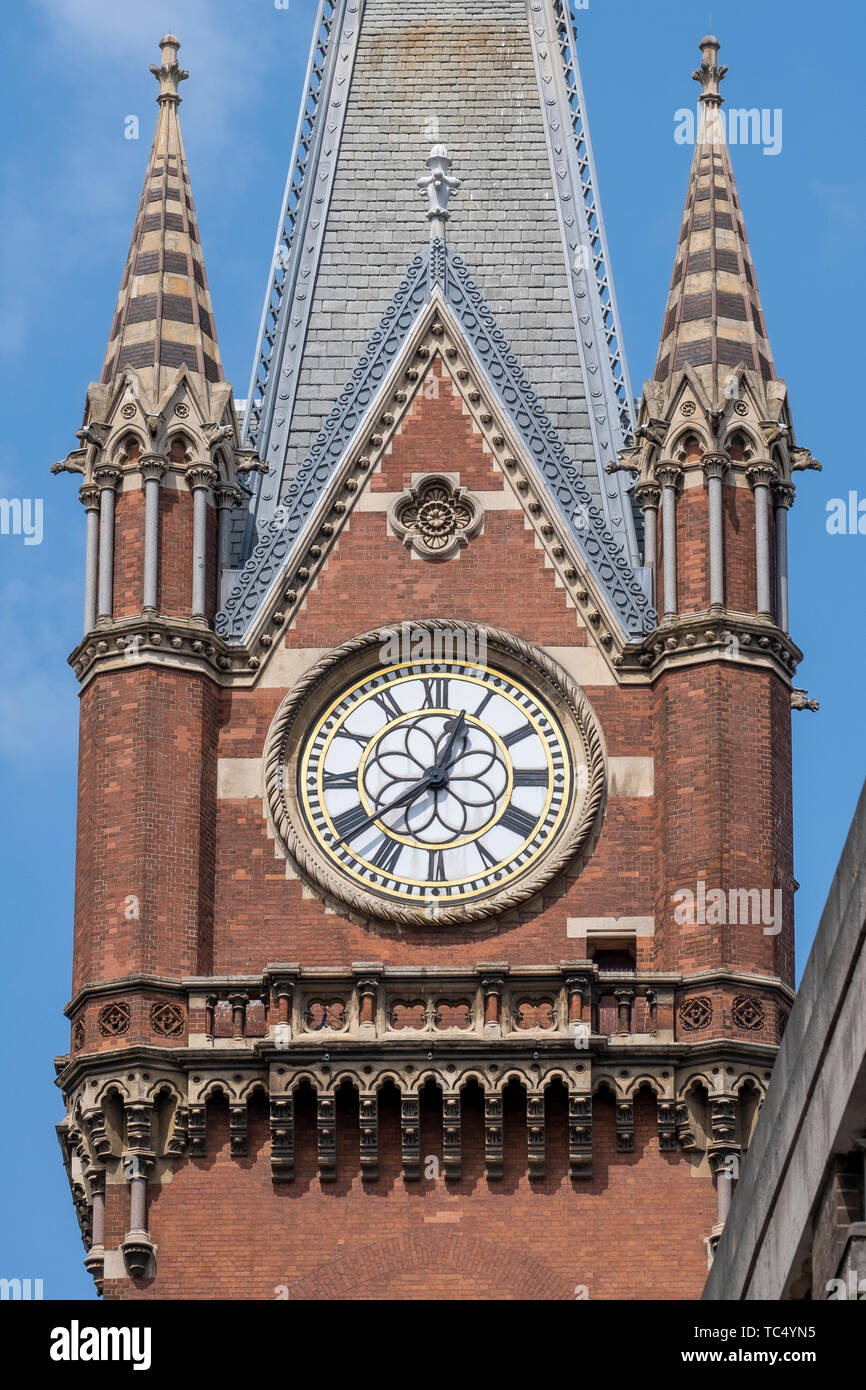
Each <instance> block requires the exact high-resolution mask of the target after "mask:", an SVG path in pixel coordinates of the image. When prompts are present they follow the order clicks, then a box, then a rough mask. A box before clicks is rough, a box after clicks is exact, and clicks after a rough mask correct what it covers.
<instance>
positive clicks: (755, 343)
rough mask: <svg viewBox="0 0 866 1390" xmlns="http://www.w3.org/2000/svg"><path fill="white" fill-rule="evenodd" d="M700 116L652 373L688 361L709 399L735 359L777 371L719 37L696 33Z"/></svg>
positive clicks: (767, 375) (668, 372)
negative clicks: (731, 137)
mask: <svg viewBox="0 0 866 1390" xmlns="http://www.w3.org/2000/svg"><path fill="white" fill-rule="evenodd" d="M700 49H701V54H702V62H701V66H700V67H699V68H698V69H697V70H696V71H695V72H694V73H693V74H692V76H693V77H694V78H695V80H696V81H698V82H700V84H701V96H700V116H699V121H698V129H697V137H696V140H695V153H694V158H693V160H692V168H691V174H690V176H689V187H688V193H687V194H686V206H685V212H684V214H683V223H682V230H681V233H680V240H679V245H678V247H677V254H676V259H675V261H674V272H673V278H672V280H671V287H670V292H669V294H668V302H667V307H666V309H665V316H664V322H663V326H662V335H661V343H660V345H659V352H658V358H657V360H656V366H655V373H654V379H655V380H656V381H658V382H665V381H667V379H668V378H669V377H671V376H672V375H673V374H674V373H675V372H677V371H679V370H681V369H682V368H684V367H686V366H691V367H692V368H693V369H694V371H695V373H696V375H697V376H698V378H699V380H700V381H701V384H702V385H703V387H704V389H705V390H706V391H707V394H708V395H709V397H710V399H711V400H713V401H715V400H717V399H718V398H719V396H720V395H721V394H722V393H723V390H724V384H725V381H726V379H727V377H728V376H729V375H730V373H731V371H732V369H733V368H734V367H736V366H738V365H740V364H744V365H745V366H746V367H747V368H751V369H752V370H754V371H756V372H759V373H760V375H761V376H762V377H763V378H764V380H765V381H769V380H772V379H773V378H774V377H775V375H776V371H775V367H774V365H773V355H772V352H771V350H770V344H769V340H768V338H767V329H766V325H765V323H764V311H763V309H762V307H761V299H760V295H759V293H758V282H757V278H756V276H755V268H754V265H753V263H752V253H751V251H750V249H749V241H748V238H747V236H746V227H745V223H744V221H743V211H742V208H741V206H740V199H739V197H738V194H737V188H736V184H735V182H734V172H733V169H732V167H731V157H730V153H729V150H728V145H727V141H726V139H725V130H724V121H723V119H722V114H721V111H720V108H721V105H722V101H723V100H724V98H723V97H722V96H721V95H720V93H719V82H720V81H721V80H722V78H723V77H724V76H725V73H726V72H727V68H725V67H721V68H720V67H719V66H718V62H717V59H718V51H719V41H718V39H716V38H713V36H712V35H707V37H706V38H704V39H702V40H701V43H700Z"/></svg>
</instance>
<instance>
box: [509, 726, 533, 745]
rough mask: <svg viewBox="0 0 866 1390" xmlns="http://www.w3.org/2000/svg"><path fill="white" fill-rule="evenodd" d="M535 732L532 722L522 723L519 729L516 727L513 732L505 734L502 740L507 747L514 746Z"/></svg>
mask: <svg viewBox="0 0 866 1390" xmlns="http://www.w3.org/2000/svg"><path fill="white" fill-rule="evenodd" d="M534 733H535V730H534V729H533V727H532V725H531V724H521V726H520V728H519V729H514V730H513V732H512V733H510V734H505V735H504V736H503V739H502V742H503V743H504V744H505V747H506V748H513V747H514V745H515V743H520V741H521V739H524V738H528V737H529V735H530V734H534Z"/></svg>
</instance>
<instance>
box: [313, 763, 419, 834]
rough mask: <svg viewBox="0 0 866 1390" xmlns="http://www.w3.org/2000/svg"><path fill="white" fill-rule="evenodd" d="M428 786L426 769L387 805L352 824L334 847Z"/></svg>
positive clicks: (412, 798)
mask: <svg viewBox="0 0 866 1390" xmlns="http://www.w3.org/2000/svg"><path fill="white" fill-rule="evenodd" d="M429 786H430V772H429V770H428V771H427V772H425V773H424V776H423V777H421V778H420V779H419V780H418V781H417V782H414V783H413V784H412V786H411V787H409V788H408V790H406V791H405V792H402V793H401V794H400V796H398V797H397V798H396V799H395V800H394V801H389V803H388V805H387V806H383V807H382V808H381V809H380V810H375V811H373V813H372V814H371V815H369V816H367V818H366V820H362V821H361V822H360V823H359V824H358V825H355V826H353V827H352V829H351V831H350V832H349V834H348V835H343V836H341V838H340V839H339V840H337V841H336V843H335V847H336V845H342V844H344V843H345V842H346V841H348V840H349V839H354V838H355V836H356V835H360V833H361V831H362V830H366V829H367V827H368V826H369V825H372V824H373V822H374V821H377V820H381V818H382V816H387V814H388V812H389V811H394V810H396V809H397V807H398V806H403V805H404V804H405V803H406V802H408V801H414V800H415V798H416V796H420V794H421V792H425V791H426V790H427V788H428V787H429Z"/></svg>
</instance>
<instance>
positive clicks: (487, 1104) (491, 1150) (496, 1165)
mask: <svg viewBox="0 0 866 1390" xmlns="http://www.w3.org/2000/svg"><path fill="white" fill-rule="evenodd" d="M504 1163H505V1149H504V1138H503V1128H502V1096H501V1095H500V1093H499V1092H498V1091H487V1090H485V1092H484V1165H485V1168H486V1171H487V1177H488V1178H489V1179H491V1180H498V1179H499V1178H501V1177H503V1176H504Z"/></svg>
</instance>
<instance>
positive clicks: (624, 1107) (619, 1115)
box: [616, 1100, 634, 1154]
mask: <svg viewBox="0 0 866 1390" xmlns="http://www.w3.org/2000/svg"><path fill="white" fill-rule="evenodd" d="M616 1150H617V1153H621V1154H622V1153H628V1154H630V1153H634V1103H633V1102H632V1101H631V1100H617V1102H616Z"/></svg>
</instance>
